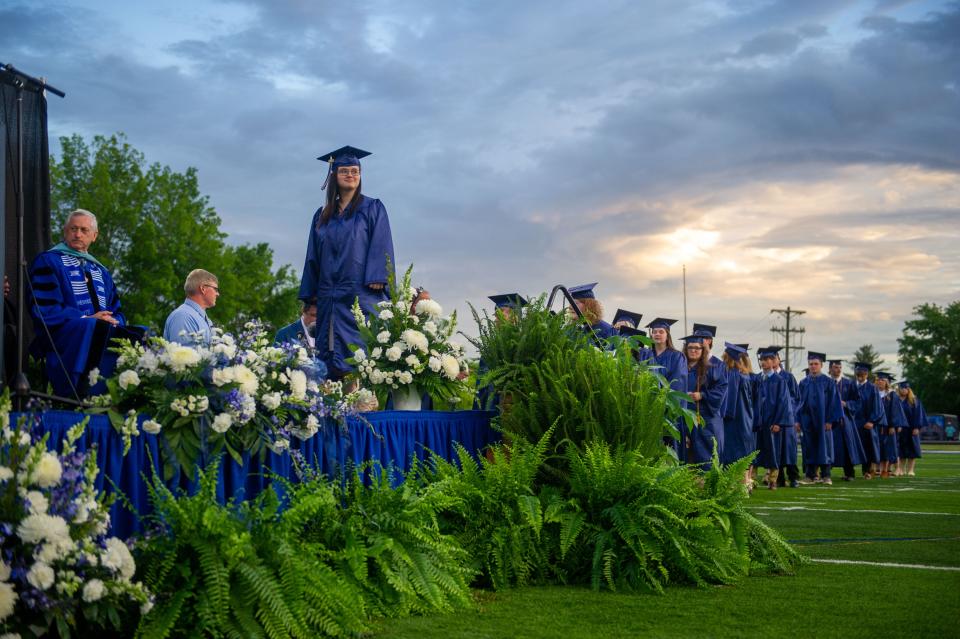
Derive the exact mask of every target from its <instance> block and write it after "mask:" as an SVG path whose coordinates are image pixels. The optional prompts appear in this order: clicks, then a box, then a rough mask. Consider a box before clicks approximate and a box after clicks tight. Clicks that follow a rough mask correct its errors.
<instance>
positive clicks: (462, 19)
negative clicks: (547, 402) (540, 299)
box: [0, 0, 960, 368]
mask: <svg viewBox="0 0 960 639" xmlns="http://www.w3.org/2000/svg"><path fill="white" fill-rule="evenodd" d="M0 60H2V61H3V62H10V63H13V64H15V65H16V66H18V67H20V68H22V69H24V70H25V71H28V72H29V73H32V74H34V75H39V76H45V77H46V78H48V80H49V81H50V82H51V84H53V85H55V86H57V87H59V88H60V89H63V90H64V91H66V93H67V98H66V99H65V100H60V99H57V98H55V97H51V98H50V105H49V119H50V135H51V151H52V152H53V153H54V154H57V153H58V152H59V146H58V144H57V143H56V140H55V138H56V137H57V136H61V135H69V134H72V133H80V134H82V135H85V136H92V135H94V134H106V135H109V134H111V133H114V132H118V131H122V132H124V133H126V135H127V136H128V139H129V141H130V143H131V144H133V146H135V147H136V148H138V149H140V150H141V151H143V152H144V153H145V154H146V156H147V158H148V160H149V161H151V162H160V163H162V164H167V165H170V166H171V167H173V168H174V169H176V170H181V171H182V170H184V169H186V168H187V167H188V166H195V167H197V168H198V169H199V175H200V181H201V188H202V190H203V191H204V193H206V194H208V195H209V196H210V197H211V201H212V204H213V205H214V206H215V208H216V209H217V211H218V213H219V214H220V216H221V217H222V219H223V223H224V229H225V230H226V231H227V232H228V233H229V234H230V239H231V241H233V242H255V241H268V242H269V243H270V244H271V246H272V247H273V248H274V250H275V253H276V256H277V258H278V261H279V262H281V263H292V264H294V265H295V266H296V267H297V268H298V269H299V267H300V265H301V264H302V261H303V254H304V249H305V246H306V233H307V227H308V225H309V222H310V218H311V216H312V213H313V211H314V210H315V209H316V207H317V206H318V205H319V203H320V202H321V201H322V192H321V191H320V184H321V182H322V181H323V170H324V167H323V166H321V164H320V163H319V162H317V161H316V160H315V159H314V158H315V157H316V156H317V155H319V154H320V153H322V152H325V151H329V150H332V149H334V148H337V147H339V146H342V145H344V144H352V145H354V146H358V147H360V148H363V149H367V150H370V151H373V152H374V155H372V156H371V157H370V158H368V159H367V160H365V161H364V190H365V192H366V193H367V194H368V195H373V196H375V197H379V198H380V199H381V200H383V202H384V204H385V205H386V207H387V210H388V211H389V214H390V219H391V224H392V226H393V233H394V243H395V246H396V252H397V259H398V262H399V263H400V264H401V265H405V264H408V263H410V262H413V263H415V273H416V280H417V282H418V283H420V284H423V285H425V286H427V288H429V289H430V290H431V291H432V292H433V295H434V297H435V298H436V299H438V300H439V301H440V302H441V303H442V304H443V305H444V306H445V307H446V308H448V309H452V308H457V309H458V310H459V311H460V312H461V317H462V320H463V321H462V325H463V328H464V329H465V330H466V331H467V332H474V330H475V329H474V327H473V326H472V321H468V319H467V318H469V309H468V308H467V305H466V303H467V301H469V302H472V303H473V304H475V305H484V304H485V303H486V300H485V298H486V296H487V295H489V294H493V293H503V292H511V291H519V292H521V293H524V294H536V293H539V292H541V291H544V290H549V288H550V287H552V286H553V285H554V284H558V283H565V284H567V285H573V284H580V283H583V282H592V281H599V282H600V285H599V287H598V289H597V292H598V294H599V297H600V298H601V300H602V301H603V302H604V305H605V307H606V309H607V313H608V319H609V317H610V316H611V315H612V314H613V311H614V310H615V309H616V308H617V307H623V308H626V309H630V310H635V311H638V312H642V313H643V314H644V315H645V316H646V317H647V318H652V317H655V316H668V317H677V318H681V323H682V318H683V295H682V277H681V276H682V269H683V266H684V265H686V270H687V309H688V318H689V321H690V323H691V324H692V322H694V321H702V322H706V323H710V324H718V325H719V326H720V333H719V337H720V339H728V340H730V341H749V342H750V343H751V344H753V345H757V344H760V343H768V342H769V341H770V340H771V338H772V335H771V334H770V332H769V329H770V327H771V325H772V323H773V319H774V318H773V316H771V314H770V309H771V308H783V307H786V306H788V305H789V306H791V307H793V308H799V309H803V310H805V311H806V314H805V315H803V316H802V317H801V318H800V323H801V324H802V325H803V326H804V327H805V328H806V334H805V336H804V344H805V345H806V346H807V347H809V348H812V349H814V350H821V351H826V352H827V353H828V354H830V355H831V356H834V355H835V356H844V355H847V354H849V353H850V352H852V351H853V350H854V349H855V348H856V347H858V346H860V345H862V344H866V343H871V344H873V345H874V346H875V347H876V348H877V349H878V350H879V351H880V352H881V353H884V354H885V355H887V357H888V359H889V361H890V362H891V364H892V363H893V360H894V355H893V354H894V353H895V352H896V338H897V337H898V336H899V335H900V332H901V329H902V326H903V322H904V320H905V319H907V318H908V317H909V316H910V314H911V309H912V308H913V307H914V306H915V305H917V304H919V303H923V302H936V303H940V304H944V303H948V302H950V301H952V300H956V299H958V298H960V3H957V2H919V1H918V2H909V1H894V0H864V1H859V2H855V1H843V0H806V1H804V2H797V1H796V0H727V1H722V0H709V1H702V2H687V1H683V0H669V1H664V0H644V1H637V0H623V1H612V0H611V1H607V0H591V1H590V2H584V1H567V0H550V1H549V2H546V1H544V2H539V1H532V2H515V1H510V2H508V1H505V0H487V1H484V2H454V1H449V2H447V1H439V0H437V1H434V2H403V1H398V0H383V1H370V2H358V3H350V2H326V1H320V0H313V1H311V0H240V1H229V0H226V1H218V0H190V1H184V0H171V1H167V2H163V3H133V2H129V0H116V1H109V0H103V1H99V2H97V1H87V2H69V1H68V2H58V3H54V2H46V1H37V0H30V1H29V2H22V3H18V2H16V1H15V0H14V1H11V0H0ZM226 294H229V292H226ZM800 368H802V366H801V367H800Z"/></svg>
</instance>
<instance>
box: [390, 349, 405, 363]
mask: <svg viewBox="0 0 960 639" xmlns="http://www.w3.org/2000/svg"><path fill="white" fill-rule="evenodd" d="M401 355H403V351H401V350H400V349H399V348H397V347H396V346H391V347H390V348H388V349H387V359H388V360H390V361H391V362H396V361H398V360H399V359H400V356H401Z"/></svg>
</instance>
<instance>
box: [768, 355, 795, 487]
mask: <svg viewBox="0 0 960 639" xmlns="http://www.w3.org/2000/svg"><path fill="white" fill-rule="evenodd" d="M763 351H764V352H766V353H769V354H772V356H773V358H774V359H773V361H774V364H775V366H774V372H776V374H777V375H779V376H780V377H782V378H783V381H784V383H785V384H786V386H787V392H788V393H790V398H791V400H792V401H791V406H790V407H791V410H792V411H793V428H787V429H786V430H784V431H782V436H781V438H780V472H779V473H778V477H777V485H778V486H786V485H787V484H786V482H787V481H788V480H789V482H790V487H791V488H797V487H798V486H799V485H800V483H799V478H800V471H799V470H798V469H797V444H798V439H799V437H800V419H799V417H798V414H797V411H798V410H799V407H800V385H799V384H797V378H796V377H794V376H793V373H791V372H790V371H788V370H786V369H785V368H783V362H782V361H781V360H780V347H779V346H768V347H766V348H765V349H763Z"/></svg>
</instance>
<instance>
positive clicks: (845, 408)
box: [830, 359, 863, 481]
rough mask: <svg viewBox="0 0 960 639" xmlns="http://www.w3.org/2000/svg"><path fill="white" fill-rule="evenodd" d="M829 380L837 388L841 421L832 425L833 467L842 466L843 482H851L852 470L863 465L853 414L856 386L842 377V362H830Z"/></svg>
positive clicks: (858, 397)
mask: <svg viewBox="0 0 960 639" xmlns="http://www.w3.org/2000/svg"><path fill="white" fill-rule="evenodd" d="M830 379H831V380H833V383H834V384H835V385H836V387H837V394H838V395H839V396H840V407H841V410H842V412H843V419H842V420H840V421H839V422H836V423H834V425H833V462H832V465H833V466H843V481H853V477H854V472H855V471H854V468H855V467H856V466H859V465H860V464H862V463H863V444H862V443H861V442H860V435H859V434H858V433H857V425H856V423H855V422H854V419H853V413H854V411H855V410H856V408H857V405H858V403H859V402H860V395H858V394H857V385H856V384H854V383H853V380H852V379H847V378H846V377H844V376H843V364H842V360H839V359H832V360H830Z"/></svg>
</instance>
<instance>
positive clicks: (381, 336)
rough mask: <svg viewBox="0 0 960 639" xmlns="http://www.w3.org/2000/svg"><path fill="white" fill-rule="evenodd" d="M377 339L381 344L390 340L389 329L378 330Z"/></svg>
mask: <svg viewBox="0 0 960 639" xmlns="http://www.w3.org/2000/svg"><path fill="white" fill-rule="evenodd" d="M377 341H378V342H380V343H381V344H386V343H387V342H389V341H390V331H380V332H379V333H377Z"/></svg>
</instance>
